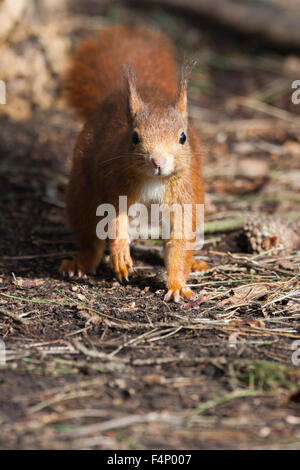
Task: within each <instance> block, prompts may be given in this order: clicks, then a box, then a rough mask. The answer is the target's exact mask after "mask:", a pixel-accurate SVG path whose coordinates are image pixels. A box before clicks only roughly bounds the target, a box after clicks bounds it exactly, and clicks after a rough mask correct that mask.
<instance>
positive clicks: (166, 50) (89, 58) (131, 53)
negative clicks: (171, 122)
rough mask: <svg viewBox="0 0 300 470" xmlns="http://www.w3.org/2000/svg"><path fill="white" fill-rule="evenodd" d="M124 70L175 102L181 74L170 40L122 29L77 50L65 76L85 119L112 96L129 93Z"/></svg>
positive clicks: (72, 101)
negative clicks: (128, 69) (178, 73)
mask: <svg viewBox="0 0 300 470" xmlns="http://www.w3.org/2000/svg"><path fill="white" fill-rule="evenodd" d="M123 66H130V67H131V68H132V70H133V71H134V73H135V75H136V80H137V83H138V84H139V85H140V86H143V87H151V88H156V89H158V90H160V91H161V92H163V93H164V94H165V95H167V96H168V97H169V98H170V99H171V100H174V98H175V95H176V90H177V73H176V72H177V70H176V61H175V52H174V49H173V46H172V44H171V42H170V41H169V39H168V38H167V37H166V36H165V35H164V34H162V33H159V32H155V31H151V30H148V29H146V28H144V27H131V26H124V25H118V26H112V27H108V28H106V29H104V30H103V31H100V32H99V33H98V35H97V36H96V37H95V38H91V39H87V40H86V41H84V42H83V43H81V44H80V45H79V47H78V48H77V50H75V53H74V54H73V56H72V58H71V61H70V64H69V67H68V69H67V72H66V76H65V86H66V91H67V97H68V101H69V103H70V104H71V105H72V106H73V107H74V108H75V109H76V110H77V111H78V112H79V114H80V115H81V116H83V117H84V118H88V117H90V115H91V114H92V113H93V112H94V110H95V109H96V108H97V107H98V106H99V104H100V103H101V102H102V101H103V100H105V99H106V98H107V97H108V96H109V95H110V94H111V93H113V92H115V91H117V90H120V89H122V88H123V89H124V91H125V80H124V73H123V70H122V67H123Z"/></svg>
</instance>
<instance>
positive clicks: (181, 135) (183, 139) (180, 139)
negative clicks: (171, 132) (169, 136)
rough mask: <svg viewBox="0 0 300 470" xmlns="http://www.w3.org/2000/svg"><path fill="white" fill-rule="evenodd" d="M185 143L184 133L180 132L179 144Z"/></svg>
mask: <svg viewBox="0 0 300 470" xmlns="http://www.w3.org/2000/svg"><path fill="white" fill-rule="evenodd" d="M185 141H186V135H185V133H184V132H181V134H180V137H179V143H180V144H181V145H183V144H184V142H185Z"/></svg>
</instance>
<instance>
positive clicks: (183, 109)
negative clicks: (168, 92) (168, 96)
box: [175, 60, 196, 119]
mask: <svg viewBox="0 0 300 470" xmlns="http://www.w3.org/2000/svg"><path fill="white" fill-rule="evenodd" d="M195 64H196V60H192V61H185V62H184V63H183V65H182V67H181V70H180V76H179V84H178V90H177V94H176V98H175V105H176V107H177V109H178V111H179V112H180V114H181V115H182V117H183V118H184V119H187V84H188V79H189V76H190V73H191V71H192V69H193V67H194V66H195Z"/></svg>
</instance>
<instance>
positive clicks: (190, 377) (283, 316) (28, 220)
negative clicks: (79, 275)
mask: <svg viewBox="0 0 300 470" xmlns="http://www.w3.org/2000/svg"><path fill="white" fill-rule="evenodd" d="M76 15H77V16H76ZM101 15H103V16H102V19H103V22H105V21H114V20H115V18H117V19H120V16H121V19H123V18H124V19H127V18H128V17H130V18H131V19H132V18H133V19H136V18H138V19H139V20H141V21H147V23H149V24H155V25H158V26H160V27H163V28H164V29H165V30H166V31H167V32H168V33H169V34H170V35H171V36H172V37H173V39H174V41H175V42H176V44H177V45H178V48H179V51H181V53H182V52H185V53H193V54H194V53H195V51H196V52H197V54H198V55H199V59H200V65H199V66H198V67H197V68H196V69H195V70H194V72H193V75H192V79H191V83H190V93H189V96H190V114H191V117H192V119H193V122H194V125H195V127H196V128H197V130H198V131H199V134H200V135H201V137H202V139H203V143H204V146H205V147H206V150H207V156H206V161H205V164H204V175H205V181H206V190H207V193H208V195H209V198H210V199H209V210H208V215H207V217H206V222H207V225H206V236H205V245H204V248H203V249H202V250H201V252H198V253H197V255H198V256H199V257H200V258H201V259H204V260H205V261H207V263H208V264H209V266H210V269H209V270H208V271H207V272H205V273H194V274H192V275H191V276H190V278H189V284H191V285H193V286H194V290H195V292H196V294H197V297H196V300H195V301H193V302H183V301H182V302H180V303H179V304H168V303H165V302H163V294H164V282H165V269H164V266H163V260H162V251H161V243H160V242H159V241H154V240H153V241H152V240H147V241H144V242H143V241H141V240H139V241H135V242H133V244H132V254H133V258H134V261H135V271H134V273H133V274H132V276H131V279H130V283H129V284H128V285H126V286H125V285H120V284H119V283H118V282H117V281H116V280H115V278H114V276H113V273H112V270H111V268H110V265H109V263H108V261H107V259H105V260H104V262H103V263H102V264H101V266H99V269H98V272H97V275H96V276H90V277H88V278H87V279H71V280H66V279H63V278H62V277H61V276H60V275H59V273H58V266H59V263H60V261H61V259H63V258H64V257H68V256H72V253H73V252H74V250H75V246H74V244H73V241H72V235H71V234H70V233H69V231H68V229H67V228H66V220H65V217H64V208H63V201H64V192H65V187H66V181H67V176H66V175H67V171H68V162H69V160H70V156H71V154H72V147H73V145H74V142H75V138H76V134H77V132H78V129H79V128H80V123H79V122H78V121H77V119H76V118H75V117H74V115H73V114H72V112H71V110H69V109H68V108H67V106H66V105H65V103H63V102H62V101H61V99H60V96H61V94H60V91H61V90H60V88H61V85H60V81H59V77H57V78H56V80H57V82H56V83H57V96H58V98H59V99H57V100H56V101H55V100H54V102H53V105H51V106H50V107H49V109H46V110H45V109H44V110H43V109H40V108H39V107H38V106H34V105H33V106H32V107H31V111H30V115H29V116H28V117H27V118H26V119H23V120H16V119H13V118H12V117H8V116H6V115H3V116H1V118H0V120H1V141H0V158H1V162H0V180H1V194H0V214H1V224H0V234H1V235H0V237H1V238H0V250H1V258H0V335H1V338H2V340H3V341H4V342H5V348H6V363H5V364H2V365H0V426H1V433H0V447H1V448H2V449H12V448H14V449H16V448H17V449H32V448H35V449H79V448H83V449H299V448H300V369H299V365H298V366H297V365H295V364H294V365H293V361H292V355H293V354H294V356H293V357H294V362H295V359H296V360H297V359H298V358H299V362H300V353H297V349H296V347H297V345H296V344H295V341H299V340H300V322H299V317H300V288H299V266H300V254H299V251H297V250H296V249H294V250H293V251H290V252H289V253H288V254H283V253H276V252H272V251H271V252H268V253H266V254H262V255H259V256H257V255H256V254H250V253H246V252H245V251H244V248H243V246H242V245H241V244H240V242H239V240H240V234H241V227H242V224H243V218H244V217H245V215H246V214H248V213H256V214H257V213H259V214H261V215H262V216H263V217H265V216H266V215H269V216H273V215H275V214H276V215H277V216H278V217H280V220H281V221H282V222H281V223H282V226H283V227H284V228H285V227H286V221H287V220H293V221H295V220H296V221H297V220H299V204H300V164H299V161H300V141H299V123H300V105H295V104H293V103H292V100H291V96H292V92H293V90H292V88H291V83H292V82H293V80H295V79H299V78H300V58H299V57H297V56H296V55H295V54H289V52H288V51H281V52H280V53H279V52H278V51H276V50H274V49H272V48H271V47H269V46H264V45H262V44H261V43H260V42H259V41H257V40H256V39H255V38H252V39H251V38H250V39H249V38H248V39H246V38H242V37H238V36H229V35H227V32H225V31H223V30H221V29H220V30H215V29H214V28H211V27H210V28H208V27H205V25H203V27H202V28H201V29H198V28H196V26H195V25H191V24H190V22H188V20H186V21H185V20H183V19H178V17H176V16H175V17H174V16H172V14H171V13H162V12H157V11H156V10H155V11H154V12H149V11H148V12H147V13H145V12H144V11H141V12H139V13H135V14H134V15H133V14H132V13H131V12H130V11H127V10H125V11H123V10H121V13H120V12H119V11H118V10H113V11H111V10H109V11H108V12H101ZM72 18H73V19H74V18H76V22H75V23H76V24H75V26H73V27H72V28H73V29H72V30H71V31H69V32H68V34H69V35H70V37H72V38H73V39H74V38H75V39H77V38H79V37H81V36H84V35H85V34H86V33H87V32H88V31H89V27H88V25H89V21H88V18H89V17H87V16H85V15H84V13H83V12H82V11H80V12H76V11H75V12H73V16H72ZM61 29H62V30H63V27H62V26H61ZM263 220H267V219H265V218H264V219H263ZM298 248H299V246H298ZM293 345H294V346H293ZM299 345H300V343H299ZM293 347H294V348H295V350H293ZM298 348H299V346H298Z"/></svg>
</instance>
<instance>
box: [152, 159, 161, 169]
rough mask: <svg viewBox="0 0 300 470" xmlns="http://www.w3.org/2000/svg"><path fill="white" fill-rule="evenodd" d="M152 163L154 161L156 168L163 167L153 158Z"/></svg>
mask: <svg viewBox="0 0 300 470" xmlns="http://www.w3.org/2000/svg"><path fill="white" fill-rule="evenodd" d="M151 161H152V164H153V166H154V168H160V167H161V162H158V161H157V160H155V158H151Z"/></svg>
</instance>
